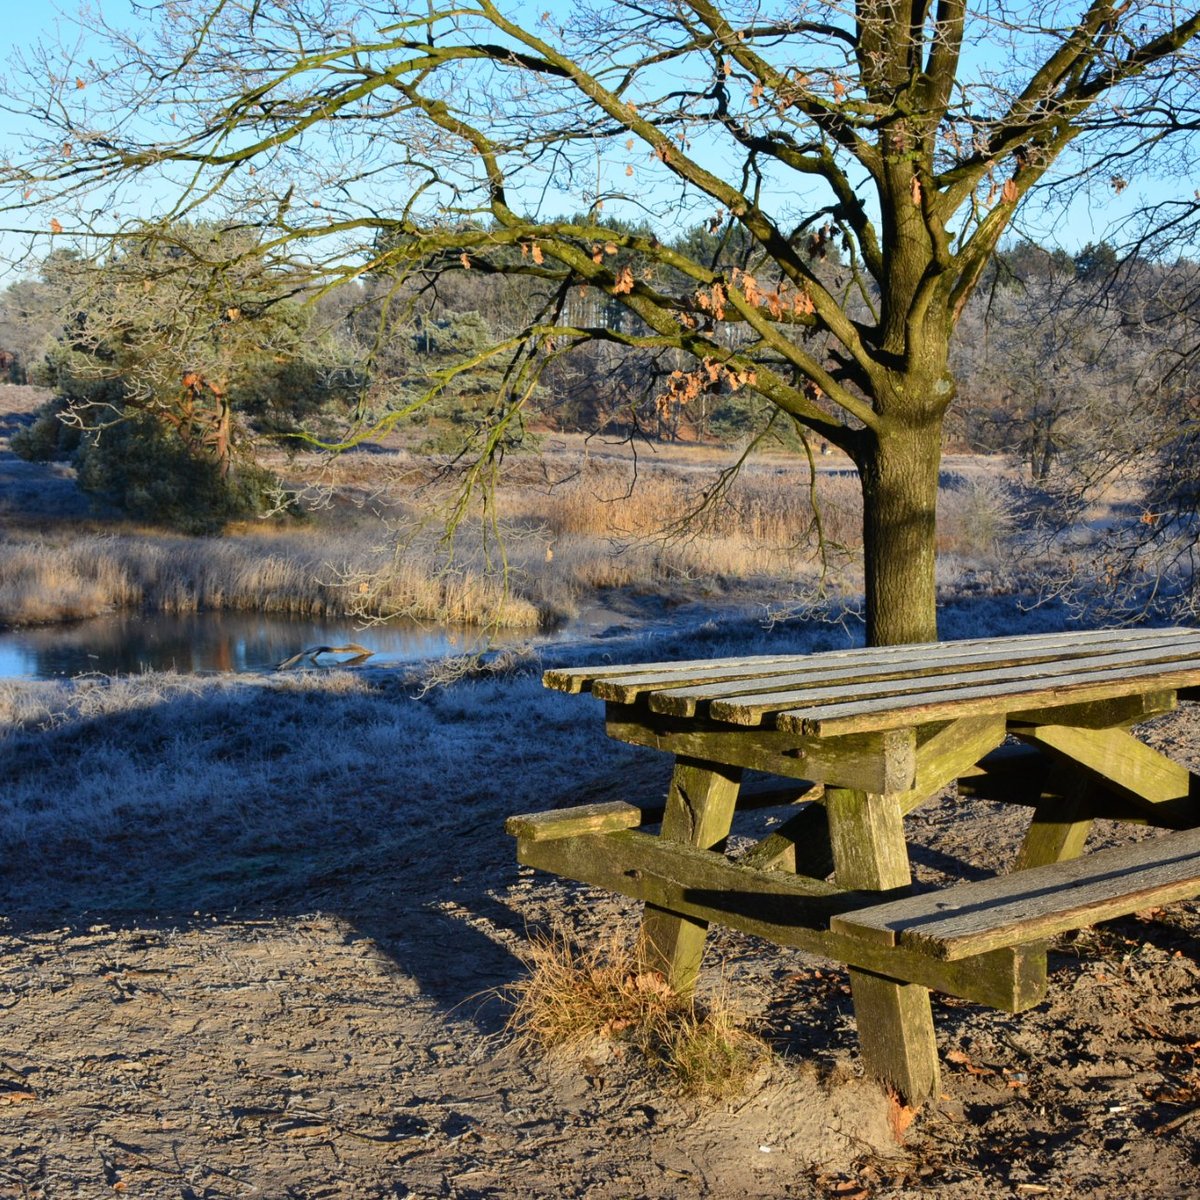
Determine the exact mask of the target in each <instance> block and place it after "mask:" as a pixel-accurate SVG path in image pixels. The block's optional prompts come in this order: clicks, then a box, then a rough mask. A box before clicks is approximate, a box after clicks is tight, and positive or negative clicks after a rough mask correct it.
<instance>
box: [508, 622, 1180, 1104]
mask: <svg viewBox="0 0 1200 1200" xmlns="http://www.w3.org/2000/svg"><path fill="white" fill-rule="evenodd" d="M544 682H545V684H546V685H547V686H548V687H551V688H555V689H558V690H560V691H563V692H567V693H574V694H578V693H590V694H591V695H592V696H593V697H594V698H595V699H596V700H599V701H601V702H603V705H604V711H605V723H606V729H607V731H608V733H609V734H610V736H612V737H614V738H617V739H619V740H623V741H627V742H631V743H634V744H637V745H644V746H651V747H655V748H657V749H659V750H663V751H666V752H668V753H670V754H672V755H674V757H675V770H674V775H673V777H672V782H671V787H670V790H669V792H668V794H667V796H666V799H665V802H660V801H659V799H658V798H656V797H631V799H633V801H634V802H633V803H617V804H608V805H591V806H587V807H586V808H577V809H567V810H565V811H558V812H551V813H542V814H529V815H526V816H522V817H517V818H512V819H511V820H510V822H509V832H510V833H512V834H513V835H514V836H515V837H516V838H517V841H518V857H519V858H520V860H521V861H522V862H525V863H528V864H530V865H533V866H537V867H540V868H543V869H545V870H549V871H554V872H556V873H558V874H561V875H565V876H567V877H569V878H573V879H578V880H581V881H583V882H587V883H592V884H596V885H599V886H602V887H605V888H608V889H610V890H613V891H616V892H620V893H623V894H625V895H627V896H632V897H634V898H635V899H638V900H642V901H644V902H645V915H644V917H643V924H642V948H643V952H644V953H645V954H646V956H647V961H648V962H649V963H650V964H651V965H652V966H658V967H659V969H661V970H662V971H663V973H664V974H665V975H667V976H668V978H670V979H671V981H672V982H673V983H675V984H676V986H679V987H681V988H686V987H689V986H690V985H691V982H692V981H693V980H694V978H695V973H696V971H697V970H698V968H699V962H700V955H701V953H702V949H703V943H704V936H705V930H706V929H707V927H708V924H709V923H710V922H719V923H721V924H725V925H728V926H731V927H733V928H737V929H742V930H745V931H747V932H751V933H755V934H758V935H760V936H763V937H767V938H769V939H771V940H772V941H774V942H776V943H778V944H780V945H784V946H795V947H798V948H801V949H804V950H811V951H813V952H815V953H818V954H821V955H824V956H826V957H829V958H833V959H836V960H838V961H841V962H843V963H845V964H847V966H848V967H849V969H850V978H851V989H852V993H853V997H854V1006H855V1013H856V1016H857V1018H858V1026H859V1036H860V1041H861V1043H862V1051H863V1058H864V1061H865V1063H866V1066H867V1068H868V1070H869V1071H870V1072H872V1073H873V1074H875V1075H876V1076H877V1077H879V1078H880V1079H882V1080H884V1081H885V1082H887V1083H888V1084H889V1085H891V1086H893V1087H895V1088H896V1089H897V1090H898V1091H900V1092H901V1094H903V1095H904V1096H906V1097H907V1098H908V1099H909V1100H910V1102H913V1103H920V1102H922V1101H923V1100H925V1099H927V1098H929V1097H930V1096H933V1095H936V1092H937V1086H938V1084H937V1054H936V1043H935V1041H934V1034H933V1026H932V1016H931V1012H930V1008H929V1003H928V989H931V988H932V989H938V990H943V991H947V992H949V993H951V994H954V995H958V996H962V997H965V998H967V999H970V1000H975V1001H978V1002H981V1003H986V1004H990V1005H994V1006H996V1007H1001V1008H1006V1009H1009V1010H1011V1011H1019V1010H1020V1009H1022V1008H1025V1007H1028V1006H1029V1005H1030V1004H1033V1003H1036V1002H1037V1001H1038V1000H1039V999H1040V998H1041V996H1042V995H1044V992H1045V987H1046V939H1047V938H1048V937H1049V936H1050V935H1052V934H1054V933H1057V932H1061V931H1064V930H1067V929H1073V928H1079V927H1081V926H1083V925H1087V924H1091V923H1093V922H1094V921H1096V920H1100V919H1103V918H1106V917H1111V916H1116V915H1121V914H1125V913H1129V912H1133V911H1138V910H1139V909H1142V908H1146V907H1151V906H1155V905H1158V904H1162V903H1166V902H1168V901H1172V900H1178V899H1184V898H1191V897H1195V896H1198V895H1200V777H1198V776H1197V775H1196V774H1194V773H1193V772H1192V771H1190V770H1189V769H1188V768H1187V767H1186V766H1184V765H1182V764H1180V763H1178V762H1175V761H1173V760H1172V759H1170V758H1169V757H1168V756H1166V755H1165V754H1163V753H1161V752H1159V751H1158V750H1155V749H1153V748H1152V747H1151V746H1149V745H1147V744H1146V743H1145V742H1143V741H1142V740H1140V739H1139V737H1138V736H1137V735H1136V734H1135V733H1134V732H1133V730H1134V727H1135V726H1136V725H1137V724H1138V723H1139V722H1141V721H1143V720H1144V719H1146V718H1147V717H1150V716H1154V715H1157V714H1161V713H1165V712H1169V711H1170V710H1171V709H1172V708H1174V707H1175V705H1176V703H1177V700H1178V698H1179V697H1180V696H1183V697H1185V698H1191V697H1193V696H1200V631H1196V630H1190V629H1183V628H1173V629H1127V630H1109V631H1100V632H1093V631H1089V632H1071V633H1047V634H1032V635H1026V636H1019V637H990V638H972V639H966V640H963V641H955V642H940V643H931V644H923V645H909V646H889V647H873V648H859V649H849V650H833V651H825V652H822V653H817V654H810V655H765V656H757V657H752V658H723V659H715V660H692V661H687V662H674V663H672V662H660V663H639V664H632V665H619V664H599V665H592V666H585V667H579V668H563V669H554V670H550V671H548V672H547V673H546V675H545V677H544ZM1014 737H1015V738H1016V739H1019V741H1020V742H1021V743H1022V746H1023V749H1022V750H1021V751H1020V752H1019V753H1016V754H1014V753H1012V746H1011V742H1012V739H1013V738H1014ZM1006 742H1007V743H1009V744H1006ZM745 769H754V770H758V771H762V772H765V773H767V774H768V775H775V776H781V777H783V778H784V779H788V780H792V781H793V783H792V784H791V798H792V800H793V801H795V802H798V808H797V810H796V811H795V813H794V815H792V816H790V817H787V819H785V820H783V821H782V823H781V824H778V825H777V826H776V827H775V828H774V829H773V830H772V831H771V832H770V833H768V834H767V835H766V836H765V837H764V838H762V840H761V841H760V842H758V843H757V844H756V845H754V846H752V847H751V848H750V849H749V850H748V851H747V852H745V853H744V854H741V855H740V856H739V857H738V858H737V859H736V860H730V859H729V858H728V857H727V856H726V854H725V852H724V839H725V837H726V835H727V834H728V832H729V830H730V826H731V821H732V818H733V814H734V810H735V807H736V806H738V805H739V803H740V800H739V792H740V786H741V779H742V773H743V771H744V770H745ZM958 780H963V781H964V783H963V789H962V790H963V792H964V793H966V794H975V795H983V796H988V797H989V798H993V799H1000V800H1002V801H1006V802H1011V803H1017V804H1025V805H1029V806H1031V807H1032V809H1033V818H1032V821H1031V823H1030V826H1029V829H1028V832H1027V833H1026V835H1025V839H1024V842H1023V843H1022V845H1021V847H1020V850H1019V852H1018V854H1017V857H1016V860H1015V862H1014V863H1013V864H1012V868H1013V869H1012V872H1011V873H1001V874H998V875H996V876H995V877H992V878H988V879H984V880H980V881H976V882H970V883H959V884H952V885H950V886H948V887H945V888H942V889H939V890H936V891H933V892H929V893H925V894H921V895H917V896H913V895H911V888H910V884H911V873H910V869H909V862H908V850H907V845H906V842H905V838H904V830H903V818H904V816H905V814H906V813H908V812H910V811H911V810H912V809H913V808H915V807H917V806H918V805H919V804H921V803H923V802H925V801H926V800H928V799H929V798H931V797H932V796H934V795H936V794H937V793H938V792H940V791H941V789H942V788H944V787H945V786H946V785H947V784H951V783H954V782H956V781H958ZM745 806H746V807H750V806H751V805H750V803H749V798H747V804H746V805H745ZM1100 816H1103V817H1114V818H1116V819H1118V820H1123V821H1131V822H1136V823H1140V824H1143V825H1150V826H1159V827H1162V828H1165V829H1170V830H1174V831H1175V832H1171V833H1166V834H1158V835H1153V836H1151V837H1147V838H1146V839H1144V840H1142V841H1139V842H1136V843H1133V844H1130V845H1126V846H1122V847H1118V848H1115V849H1110V850H1102V851H1098V852H1095V853H1092V854H1087V855H1084V854H1083V851H1084V843H1085V839H1086V838H1087V835H1088V832H1089V830H1090V828H1091V825H1092V822H1093V820H1094V819H1095V818H1097V817H1100ZM660 821H661V826H660V831H659V833H658V834H657V835H653V834H651V833H650V832H648V831H647V827H648V826H650V825H652V824H656V823H658V822H660ZM996 865H997V868H998V869H1000V870H1001V871H1003V867H1004V864H1002V863H997V864H996ZM831 869H832V880H831V879H829V878H828V876H829V875H830V872H831Z"/></svg>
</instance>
